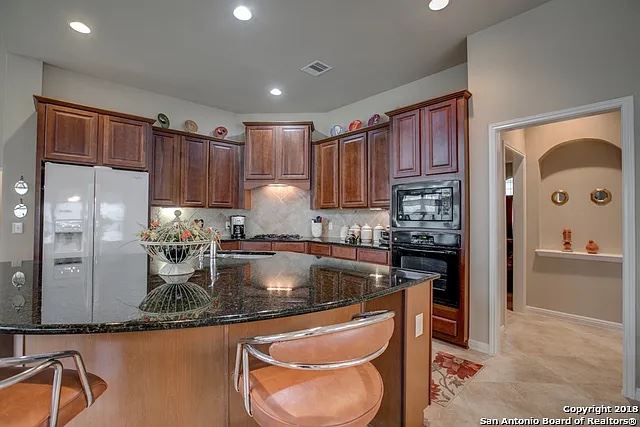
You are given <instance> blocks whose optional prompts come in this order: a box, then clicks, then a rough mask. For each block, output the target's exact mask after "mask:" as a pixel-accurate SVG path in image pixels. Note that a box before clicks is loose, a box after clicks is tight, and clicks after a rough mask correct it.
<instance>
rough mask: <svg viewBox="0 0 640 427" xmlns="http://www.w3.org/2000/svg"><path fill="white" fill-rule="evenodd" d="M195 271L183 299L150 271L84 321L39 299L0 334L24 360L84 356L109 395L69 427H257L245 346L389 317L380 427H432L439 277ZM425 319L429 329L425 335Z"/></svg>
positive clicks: (297, 265)
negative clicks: (365, 317)
mask: <svg viewBox="0 0 640 427" xmlns="http://www.w3.org/2000/svg"><path fill="white" fill-rule="evenodd" d="M101 262H109V263H112V265H113V268H118V266H119V265H124V260H118V259H112V260H101ZM126 262H132V260H131V259H128V260H127V261H126ZM138 262H147V260H146V257H141V258H140V259H139V260H138ZM196 264H197V265H196V268H197V271H196V273H195V274H194V276H193V277H192V278H191V279H190V281H189V283H188V284H186V285H182V286H180V287H178V288H177V287H171V286H167V285H164V284H163V282H162V279H160V278H159V277H158V276H156V275H154V274H153V273H154V272H155V271H157V266H156V265H155V264H152V265H151V266H150V273H151V274H150V275H149V276H148V278H147V280H146V281H142V283H127V284H121V283H113V286H112V287H111V288H110V289H108V290H107V289H103V290H101V289H94V290H93V292H92V295H93V298H92V300H91V301H89V302H88V303H87V304H88V306H90V309H89V310H76V311H75V312H74V311H73V310H72V309H73V307H70V306H69V304H68V302H67V301H66V300H65V299H64V298H55V297H53V296H52V295H55V294H52V293H50V292H45V293H42V294H41V295H40V296H37V295H34V296H33V298H34V302H35V304H34V310H33V312H32V313H31V316H30V317H29V318H22V319H20V321H19V322H16V321H15V314H14V313H3V312H0V332H1V333H3V334H14V335H15V336H16V339H15V342H16V344H17V352H19V353H20V352H24V353H26V354H32V353H40V352H47V351H54V350H63V349H76V350H78V351H80V352H81V353H82V354H83V356H84V358H85V362H86V364H87V367H88V369H89V370H90V371H92V372H94V373H96V374H97V375H100V376H101V377H102V378H104V379H105V380H106V381H107V383H108V384H109V388H108V390H107V391H106V392H105V394H104V395H103V396H102V397H101V398H100V399H99V400H98V401H97V402H96V404H95V406H92V407H91V408H90V410H88V411H85V412H84V413H82V414H81V415H80V416H78V417H77V418H76V419H75V420H73V422H72V423H71V425H74V426H84V425H92V426H94V427H95V426H103V425H104V426H107V425H110V426H111V425H122V426H127V425H130V426H143V425H149V426H165V425H166V426H173V425H190V426H201V425H202V426H204V425H215V426H251V425H255V423H254V422H253V421H252V419H251V418H249V417H248V416H247V415H246V414H245V412H244V409H243V406H242V400H241V398H240V396H239V395H238V394H237V393H236V392H235V391H234V390H233V387H232V381H231V374H232V371H233V364H234V357H235V347H236V343H237V341H238V340H239V339H241V338H244V337H249V336H254V335H264V334H270V333H276V332H286V331H292V330H297V329H304V328H308V327H314V326H320V325H327V324H332V323H339V322H343V321H347V320H349V319H350V318H351V316H353V315H354V314H356V313H359V312H361V311H370V310H380V309H389V310H393V311H394V312H395V313H396V318H395V330H394V335H393V337H392V339H391V342H390V344H389V347H388V349H387V351H386V352H385V353H384V354H383V355H382V356H381V357H379V358H378V359H376V360H375V361H374V364H375V365H376V367H377V368H378V370H379V371H380V373H381V375H382V377H383V380H384V384H385V395H384V400H383V404H382V407H381V409H380V412H379V413H378V416H377V417H376V419H375V420H374V421H373V423H372V425H374V426H399V425H407V426H414V425H416V426H418V425H422V410H423V409H424V407H426V406H427V405H428V395H429V378H430V350H431V347H430V346H431V335H430V330H431V328H430V324H429V319H430V318H431V313H430V307H431V281H432V280H433V279H434V278H436V277H437V276H436V275H428V274H420V273H416V272H411V271H404V270H401V269H396V268H390V267H387V266H381V265H375V264H369V263H363V262H357V261H347V260H339V259H334V258H327V257H317V256H313V255H307V254H299V253H290V252H278V253H275V255H273V256H266V257H259V258H257V259H237V258H217V259H209V258H207V257H204V258H202V259H200V260H197V262H196ZM63 283H64V281H63ZM62 287H64V286H62ZM117 290H120V291H117ZM42 295H46V297H42ZM73 313H76V314H75V315H77V316H79V317H77V318H75V319H74V318H73V316H74V314H73ZM87 313H90V315H88V314H87ZM420 314H422V317H419V316H420ZM416 316H418V317H417V319H418V320H419V319H420V318H422V319H426V324H424V325H421V326H422V329H423V332H422V333H420V331H419V330H417V329H416V328H419V326H418V322H417V321H416ZM9 319H11V321H9Z"/></svg>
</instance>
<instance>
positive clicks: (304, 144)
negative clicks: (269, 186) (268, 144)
mask: <svg viewBox="0 0 640 427" xmlns="http://www.w3.org/2000/svg"><path fill="white" fill-rule="evenodd" d="M277 131H278V134H277V139H276V141H277V143H276V158H277V159H279V161H278V162H277V163H276V174H277V179H279V180H283V179H284V180H286V179H301V180H309V149H310V145H311V144H310V141H311V140H310V139H309V126H282V127H279V128H278V129H277Z"/></svg>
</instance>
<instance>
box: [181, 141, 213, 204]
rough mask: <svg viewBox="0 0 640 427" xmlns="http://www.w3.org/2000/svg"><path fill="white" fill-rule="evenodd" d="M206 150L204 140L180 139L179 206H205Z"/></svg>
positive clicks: (206, 145) (206, 143)
mask: <svg viewBox="0 0 640 427" xmlns="http://www.w3.org/2000/svg"><path fill="white" fill-rule="evenodd" d="M208 149H209V144H208V141H206V140H202V139H198V138H191V137H187V136H185V137H182V167H181V169H180V176H181V185H180V205H181V206H187V207H202V208H203V207H205V205H206V204H207V159H208V157H209V156H208Z"/></svg>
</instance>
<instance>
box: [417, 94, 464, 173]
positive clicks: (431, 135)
mask: <svg viewBox="0 0 640 427" xmlns="http://www.w3.org/2000/svg"><path fill="white" fill-rule="evenodd" d="M422 114H423V124H424V125H423V131H424V136H423V140H424V148H425V149H424V174H425V175H436V174H441V173H455V172H457V171H458V139H457V123H456V100H455V99H451V100H449V101H444V102H441V103H439V104H435V105H430V106H428V107H426V108H424V109H422Z"/></svg>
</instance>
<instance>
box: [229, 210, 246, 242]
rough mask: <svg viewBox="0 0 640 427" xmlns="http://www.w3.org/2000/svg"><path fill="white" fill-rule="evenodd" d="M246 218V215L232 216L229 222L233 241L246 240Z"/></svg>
mask: <svg viewBox="0 0 640 427" xmlns="http://www.w3.org/2000/svg"><path fill="white" fill-rule="evenodd" d="M245 219H246V217H245V216H244V215H231V216H230V217H229V222H230V223H231V238H232V239H244V238H245V235H244V221H245Z"/></svg>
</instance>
